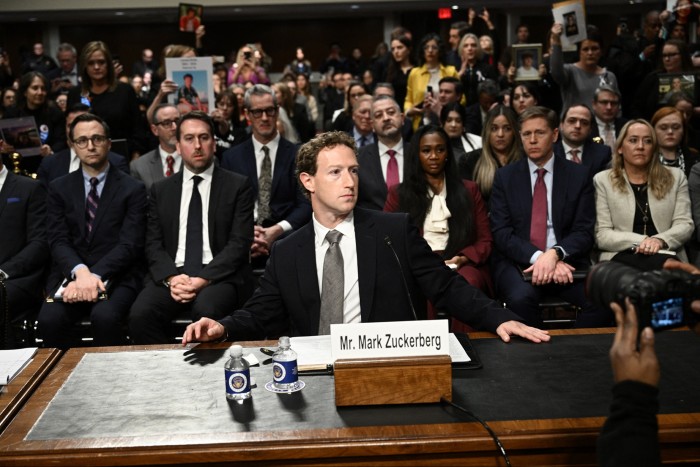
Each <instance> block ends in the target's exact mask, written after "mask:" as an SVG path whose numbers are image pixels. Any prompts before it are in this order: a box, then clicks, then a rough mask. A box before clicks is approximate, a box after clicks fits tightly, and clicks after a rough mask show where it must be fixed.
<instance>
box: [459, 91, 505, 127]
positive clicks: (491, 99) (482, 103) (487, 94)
mask: <svg viewBox="0 0 700 467" xmlns="http://www.w3.org/2000/svg"><path fill="white" fill-rule="evenodd" d="M476 92H477V96H478V102H476V103H474V104H471V103H468V104H470V105H468V106H467V109H466V111H467V120H466V121H465V122H464V129H465V130H466V131H467V133H472V134H475V135H480V134H481V131H482V129H483V128H484V121H485V120H486V113H487V112H488V111H489V109H490V108H491V107H492V106H493V104H495V103H496V101H497V100H498V93H499V92H500V89H499V88H498V84H497V83H496V82H495V81H494V80H492V79H485V80H483V81H482V82H480V83H479V85H478V86H477V88H476Z"/></svg>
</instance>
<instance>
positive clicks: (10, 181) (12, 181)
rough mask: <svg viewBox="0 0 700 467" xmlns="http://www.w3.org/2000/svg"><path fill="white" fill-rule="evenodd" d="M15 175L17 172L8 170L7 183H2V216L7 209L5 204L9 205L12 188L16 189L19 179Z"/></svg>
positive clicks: (0, 202) (0, 197)
mask: <svg viewBox="0 0 700 467" xmlns="http://www.w3.org/2000/svg"><path fill="white" fill-rule="evenodd" d="M3 170H7V167H5V168H4V169H3ZM15 177H16V175H15V174H13V173H12V172H10V171H9V170H7V177H6V178H5V183H4V184H3V185H2V190H0V216H2V212H3V211H4V210H5V206H7V200H8V198H9V197H10V195H11V194H12V190H13V189H14V187H15V185H16V184H17V179H16V178H15Z"/></svg>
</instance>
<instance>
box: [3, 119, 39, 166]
mask: <svg viewBox="0 0 700 467" xmlns="http://www.w3.org/2000/svg"><path fill="white" fill-rule="evenodd" d="M0 139H1V140H3V141H4V143H3V144H5V145H8V146H11V147H12V148H14V150H12V151H11V152H18V153H20V154H21V155H22V157H27V156H38V155H40V154H41V138H40V137H39V131H37V128H36V121H35V120H34V117H19V118H6V119H3V120H0ZM5 149H7V148H5Z"/></svg>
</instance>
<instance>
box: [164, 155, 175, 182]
mask: <svg viewBox="0 0 700 467" xmlns="http://www.w3.org/2000/svg"><path fill="white" fill-rule="evenodd" d="M165 163H166V164H167V167H166V168H165V176H166V177H169V176H171V175H172V174H173V173H175V158H174V157H173V156H172V155H170V154H168V157H166V158H165Z"/></svg>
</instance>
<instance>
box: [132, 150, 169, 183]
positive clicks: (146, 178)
mask: <svg viewBox="0 0 700 467" xmlns="http://www.w3.org/2000/svg"><path fill="white" fill-rule="evenodd" d="M129 169H130V170H131V176H132V177H134V178H135V179H136V180H141V181H142V182H143V184H144V185H146V190H150V189H151V185H153V184H154V183H155V182H157V181H159V180H163V179H164V178H165V175H164V174H163V163H162V162H161V160H160V153H159V152H158V148H156V149H154V150H153V151H149V152H147V153H146V154H143V155H142V156H141V157H139V158H138V159H136V160H133V161H131V163H130V164H129Z"/></svg>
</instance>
